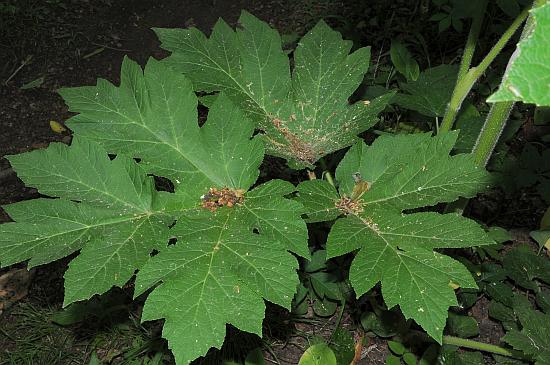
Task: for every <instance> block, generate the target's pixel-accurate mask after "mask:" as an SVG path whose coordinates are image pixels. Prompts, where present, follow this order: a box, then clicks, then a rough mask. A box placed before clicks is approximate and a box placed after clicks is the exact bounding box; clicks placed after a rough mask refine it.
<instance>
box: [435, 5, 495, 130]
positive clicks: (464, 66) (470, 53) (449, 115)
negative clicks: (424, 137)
mask: <svg viewBox="0 0 550 365" xmlns="http://www.w3.org/2000/svg"><path fill="white" fill-rule="evenodd" d="M486 9H487V0H482V1H480V4H479V8H478V9H477V10H478V11H477V13H476V14H474V18H473V19H472V25H471V26H470V32H469V33H468V39H467V40H466V46H465V47H464V53H463V54H462V60H461V62H460V68H459V69H458V77H457V85H458V80H462V79H463V78H464V76H465V75H466V73H467V72H468V70H469V69H470V65H471V64H472V58H473V57H474V52H475V50H476V44H477V40H478V38H479V32H480V30H481V24H482V23H483V18H484V15H485V10H486ZM456 92H458V88H457V87H456V85H455V89H454V90H453V95H454V94H455V93H456ZM457 113H458V110H457V109H451V108H450V107H448V108H447V110H446V111H445V115H444V116H443V121H442V122H441V126H440V127H439V131H441V130H442V131H449V130H451V128H452V127H453V122H454V120H455V118H456V114H457Z"/></svg>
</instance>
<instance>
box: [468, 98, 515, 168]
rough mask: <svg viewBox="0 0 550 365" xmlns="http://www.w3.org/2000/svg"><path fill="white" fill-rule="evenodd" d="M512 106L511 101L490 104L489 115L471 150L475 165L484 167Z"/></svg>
mask: <svg viewBox="0 0 550 365" xmlns="http://www.w3.org/2000/svg"><path fill="white" fill-rule="evenodd" d="M513 106H514V102H513V101H502V102H499V103H495V104H493V105H491V110H490V111H489V115H487V119H486V120H485V124H483V128H482V129H481V132H480V133H479V136H478V137H477V141H476V144H475V146H474V149H473V151H472V153H473V154H474V160H475V162H476V164H477V165H479V166H483V167H485V166H486V165H487V162H489V158H491V154H492V153H493V150H494V149H495V147H496V145H497V142H498V139H499V137H500V135H501V134H502V131H503V130H504V127H505V126H506V121H508V117H509V116H510V111H511V110H512V107H513Z"/></svg>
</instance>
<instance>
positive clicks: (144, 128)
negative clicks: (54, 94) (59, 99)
mask: <svg viewBox="0 0 550 365" xmlns="http://www.w3.org/2000/svg"><path fill="white" fill-rule="evenodd" d="M61 93H62V95H63V96H64V98H65V99H66V100H67V102H68V104H69V105H70V108H71V110H72V111H74V112H78V113H80V114H78V115H76V116H74V117H72V118H71V120H70V121H69V122H68V124H69V125H70V127H71V128H72V129H73V130H74V131H75V135H76V137H75V138H74V139H73V142H72V144H71V146H66V145H63V144H58V143H54V144H51V145H50V146H49V147H48V148H47V149H45V150H39V151H33V152H30V153H26V154H21V155H16V156H9V157H8V159H9V160H10V162H11V164H12V166H13V167H14V169H15V170H16V172H17V174H18V176H19V177H20V178H21V179H22V180H23V181H24V182H25V183H26V184H27V185H30V186H35V187H37V188H38V190H39V191H40V192H41V193H42V194H44V195H47V196H51V197H59V198H58V199H46V198H44V199H37V200H31V201H26V202H21V203H16V204H12V205H7V206H5V207H4V208H5V209H6V211H7V212H8V214H10V216H11V217H12V219H13V220H14V221H15V222H12V223H7V224H2V225H0V262H1V263H2V265H4V266H5V265H10V264H13V263H16V262H20V261H24V260H27V259H30V265H39V264H44V263H47V262H50V261H53V260H56V259H58V258H61V257H65V256H67V255H69V254H71V253H73V252H75V251H78V250H80V254H79V255H78V256H77V257H76V258H75V259H73V260H72V261H71V263H70V265H69V269H68V271H67V273H66V274H65V280H66V283H65V284H66V291H65V305H67V304H69V303H71V302H74V301H78V300H83V299H87V298H90V297H91V296H92V295H94V294H99V293H104V292H106V291H107V290H108V289H110V288H111V287H112V286H114V285H116V286H122V285H124V284H125V283H126V282H127V281H128V280H129V279H131V277H132V276H133V275H134V274H135V273H136V270H137V278H136V293H135V295H136V296H137V295H140V294H142V293H144V292H146V291H149V290H152V292H151V293H150V294H149V297H148V298H147V301H146V303H145V307H144V312H143V320H151V319H160V318H164V319H165V324H164V326H165V327H164V331H163V334H164V337H166V338H167V340H168V343H169V347H170V348H171V349H172V350H173V352H174V355H175V357H176V360H177V363H178V364H183V363H189V362H190V361H192V360H193V359H195V358H197V357H199V356H201V355H204V354H205V353H206V352H207V351H208V349H209V348H210V347H212V346H214V347H220V345H221V343H222V342H223V339H224V335H225V326H226V324H228V323H230V324H232V325H234V326H235V327H237V328H240V329H242V330H244V331H250V332H254V333H256V334H258V335H260V336H261V324H262V320H263V317H264V311H265V304H264V300H268V301H271V302H273V303H276V304H279V305H281V306H284V307H286V308H289V309H290V305H291V301H292V297H293V296H294V293H295V290H296V286H297V284H298V277H297V273H296V269H297V268H298V263H297V260H296V258H295V257H294V256H293V255H292V254H291V253H289V252H288V251H293V252H294V253H296V254H298V255H300V256H305V257H309V250H308V247H307V228H306V225H305V222H304V221H303V220H302V219H301V214H302V213H303V209H302V206H301V205H300V204H299V203H298V202H296V201H293V200H291V199H287V198H286V196H288V195H290V194H292V193H293V192H294V191H295V187H294V186H293V185H292V184H291V183H289V182H285V181H281V180H271V181H269V182H267V183H264V184H262V185H259V186H254V184H255V182H256V179H257V177H258V168H259V166H260V164H261V162H262V160H263V154H264V150H263V144H262V141H261V140H259V138H257V137H255V138H253V133H254V125H253V123H252V122H251V121H250V120H248V119H247V118H246V117H245V116H244V115H243V113H242V112H240V111H239V109H238V108H237V107H236V106H235V105H234V104H233V103H232V102H231V101H230V100H229V99H228V98H227V97H225V96H224V95H223V94H220V95H219V96H218V97H217V98H216V100H215V102H214V103H213V104H212V105H211V107H210V110H209V113H208V119H207V120H206V122H205V123H204V125H203V126H202V127H199V124H198V122H197V109H196V107H197V98H196V96H195V95H194V92H193V89H192V86H191V83H190V82H189V81H188V80H187V79H186V78H185V77H184V76H182V75H181V74H180V73H177V72H175V71H173V70H171V69H169V68H168V67H166V66H165V65H163V64H162V63H160V62H158V61H155V60H150V61H149V62H148V64H147V65H146V67H145V70H142V69H141V68H140V67H139V66H138V65H137V64H135V63H133V62H132V61H130V60H128V59H125V60H124V62H123V65H122V78H121V85H120V87H115V86H114V85H112V84H110V83H108V82H107V81H104V80H99V81H98V84H97V86H89V87H80V88H73V89H64V90H62V91H61ZM82 136H85V137H86V138H83V137H82ZM108 153H110V154H114V155H116V158H114V159H112V160H111V159H110V158H109V155H108ZM134 159H136V160H138V161H139V163H138V162H136V160H134ZM149 175H158V176H164V177H166V178H168V179H170V180H171V182H172V183H173V185H174V192H173V193H169V192H165V191H157V190H156V189H155V184H154V181H153V178H152V177H151V176H149ZM171 238H172V239H175V241H176V242H175V244H169V240H170V239H171ZM170 242H171V243H173V242H172V241H170ZM151 256H153V257H151Z"/></svg>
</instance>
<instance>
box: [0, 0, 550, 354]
mask: <svg viewBox="0 0 550 365" xmlns="http://www.w3.org/2000/svg"><path fill="white" fill-rule="evenodd" d="M374 3H376V4H377V5H373V6H374V7H376V6H378V8H384V7H387V8H388V9H389V11H392V9H393V11H394V12H395V11H396V10H395V8H392V7H390V6H389V5H386V4H384V3H385V2H384V1H378V2H374ZM8 4H11V5H14V6H15V12H13V13H10V12H3V13H0V16H1V17H2V19H0V24H2V25H0V39H2V42H1V44H0V65H3V66H2V68H1V69H0V80H1V82H2V83H3V84H2V87H1V89H0V131H2V132H1V133H0V156H5V155H8V154H16V153H21V152H25V151H30V150H33V149H37V148H44V147H46V146H47V145H48V144H49V143H50V142H65V143H69V142H70V135H69V134H68V133H65V134H63V133H62V134H59V133H54V132H53V131H52V130H51V128H50V126H49V121H50V120H54V121H64V120H66V119H68V118H69V117H70V115H71V114H70V113H69V112H68V110H67V107H66V106H65V105H64V103H63V101H62V99H61V98H60V96H59V95H58V94H57V93H56V90H57V89H59V88H60V87H68V86H82V85H92V84H95V81H96V78H99V77H101V78H105V79H107V80H109V81H112V82H114V83H117V82H118V81H119V69H120V64H121V62H122V58H123V56H124V55H126V54H127V55H128V56H129V57H130V58H132V59H134V60H136V61H137V62H139V63H140V64H142V65H143V64H145V62H146V61H147V59H148V58H149V57H155V58H157V59H161V58H163V57H165V56H166V55H167V54H166V52H165V51H163V50H161V49H160V48H159V47H158V45H159V42H158V40H157V39H156V37H155V35H154V33H153V32H152V31H151V29H150V28H152V27H189V26H197V27H198V28H199V29H201V30H203V31H205V32H208V31H209V30H210V29H211V27H212V26H213V24H214V22H215V21H216V20H217V19H218V17H223V18H224V20H226V21H227V22H228V23H229V24H230V25H234V24H235V23H236V20H237V18H238V16H239V13H240V11H241V9H246V10H248V11H250V12H251V13H253V14H254V15H256V16H258V17H259V18H260V19H262V20H265V21H267V22H269V23H270V24H271V25H272V26H274V27H275V28H277V29H279V30H280V31H281V32H282V33H290V32H297V33H298V34H303V33H304V32H305V30H306V29H307V28H309V27H310V26H311V25H312V24H314V23H315V22H316V21H317V20H318V19H320V18H322V17H325V19H332V21H333V22H335V23H336V24H335V25H337V26H340V27H342V28H345V27H346V22H345V21H344V22H342V19H346V17H353V16H352V15H350V14H354V7H355V6H356V4H355V1H351V0H348V1H335V2H327V1H322V0H318V1H306V0H298V1H293V2H291V1H285V0H271V1H260V0H232V1H226V0H208V1H200V0H191V1H179V0H167V1H152V0H141V1H132V0H122V1H115V0H98V1H92V0H55V1H48V2H44V3H41V4H39V2H36V1H33V0H22V1H15V0H12V1H8ZM380 18H382V19H383V18H384V17H383V16H380ZM348 25H349V24H348ZM372 26H373V27H376V25H375V24H373V25H372ZM348 28H349V27H348ZM385 37H386V38H387V37H388V36H387V35H386V36H384V35H382V36H381V37H379V38H377V39H376V42H378V44H377V46H378V48H380V49H381V48H382V47H383V44H384V41H385V42H386V47H388V46H387V42H388V40H389V38H388V39H386V38H385ZM376 42H375V43H376ZM461 42H462V37H458V40H457V41H456V42H455V43H456V44H458V45H460V44H461ZM374 46H375V47H374V48H376V45H374ZM40 78H43V82H42V83H41V84H40V85H39V86H38V87H36V88H32V89H24V90H21V89H20V87H21V86H23V85H24V84H26V83H28V82H31V81H33V80H38V79H40ZM8 79H9V80H10V81H9V82H8V83H7V84H4V82H5V81H6V80H8ZM262 170H263V175H262V176H263V177H261V178H264V179H267V178H268V177H270V175H277V177H279V178H281V177H282V178H287V179H288V180H290V181H293V182H294V183H296V182H298V181H300V180H303V179H305V178H306V177H305V176H304V175H303V174H297V173H295V172H292V171H291V170H289V169H287V168H286V167H285V164H284V162H281V161H280V160H279V159H275V158H266V161H265V162H264V165H263V167H262ZM37 197H39V194H38V192H37V191H36V189H33V188H27V187H25V186H24V184H23V183H22V182H21V180H19V179H18V178H17V176H16V175H15V173H13V171H12V170H11V169H10V167H9V163H8V162H7V160H6V159H5V158H1V159H0V204H9V203H13V202H17V201H22V200H27V199H33V198H37ZM487 201H488V202H489V203H487ZM529 203H531V202H529ZM506 204H507V201H505V200H504V199H503V198H502V197H501V196H496V197H495V196H492V195H488V196H484V197H482V198H480V199H479V201H478V202H477V203H474V204H473V207H472V208H471V210H472V214H473V215H474V216H475V217H476V218H480V219H481V220H483V218H484V217H486V216H487V215H490V214H493V213H494V211H495V210H499V211H500V210H502V209H503V208H502V207H503V206H506ZM524 205H525V204H524ZM523 208H524V207H523ZM523 208H522V209H523ZM539 210H540V209H539ZM509 211H510V210H509V209H508V211H507V212H509ZM507 212H504V213H503V214H509V213H507ZM539 213H540V211H537V213H536V214H535V215H534V217H529V224H527V226H530V225H532V222H534V221H535V220H536V219H538V216H537V214H539ZM7 221H9V217H8V216H7V214H6V213H5V212H4V211H3V210H2V209H0V222H7ZM497 223H499V222H497ZM500 223H503V224H504V226H507V225H508V226H510V218H505V219H504V222H500ZM521 225H522V223H518V222H513V224H512V226H515V227H518V226H521ZM522 240H523V241H528V237H527V238H525V237H521V238H520V239H519V241H522ZM68 262H69V260H68V259H67V258H66V259H62V260H59V261H57V262H54V263H52V264H48V265H44V266H41V267H38V268H37V269H36V271H35V272H34V279H33V281H32V284H31V285H30V290H29V294H28V296H27V297H26V298H25V299H24V300H23V301H21V302H19V303H16V304H15V305H14V306H13V307H12V308H10V309H9V310H7V311H6V312H5V313H4V314H3V315H2V317H0V330H1V331H0V349H2V352H3V353H0V364H8V363H9V364H12V363H13V364H19V363H21V364H23V363H37V364H38V363H40V364H48V363H51V364H75V363H76V364H87V363H88V360H89V357H90V354H91V353H92V351H97V352H98V354H99V355H101V356H102V357H103V358H104V359H114V360H113V362H112V363H121V362H120V361H119V360H120V358H121V357H122V356H121V354H123V352H124V351H126V350H128V349H129V348H130V349H134V348H135V343H136V341H137V342H138V343H139V344H142V342H147V341H151V339H153V340H156V339H158V338H160V324H159V322H156V323H152V324H145V326H144V327H141V326H140V325H139V321H137V322H136V320H135V318H136V315H137V314H138V313H139V311H140V306H139V303H137V304H128V303H127V304H126V306H125V309H124V310H123V311H122V312H123V313H124V315H122V316H119V317H118V318H110V319H109V321H107V322H105V323H103V324H104V325H106V324H109V325H112V326H111V327H112V328H110V329H109V328H108V327H109V326H104V327H101V326H100V327H98V326H97V325H96V323H94V320H93V319H92V320H85V321H84V322H82V323H80V324H78V325H73V326H68V327H59V326H57V325H55V324H52V323H51V317H52V315H54V314H55V313H58V312H59V310H60V308H61V303H62V299H63V278H62V276H63V273H64V271H65V269H66V265H67V263H68ZM19 266H21V265H19ZM19 266H18V267H19ZM4 272H6V269H1V270H0V275H1V274H2V273H4ZM125 290H126V291H127V293H126V295H130V297H131V293H130V294H129V289H128V288H127V289H125ZM472 314H473V315H474V316H475V317H476V319H477V320H478V322H480V323H481V326H480V332H481V333H480V335H479V339H480V340H483V341H486V342H489V343H495V344H498V343H499V341H500V337H501V335H502V329H501V328H500V324H498V323H497V322H494V321H492V320H491V319H489V318H488V315H487V303H486V302H483V301H479V303H478V304H476V306H474V308H473V309H472ZM308 316H310V317H311V318H313V317H314V316H313V314H312V313H308ZM354 322H355V320H354V318H352V315H351V314H348V313H346V315H345V316H344V317H343V321H342V326H343V327H345V328H349V329H350V330H352V331H354V330H355V328H356V324H355V323H354ZM335 323H336V319H335V316H332V317H330V318H320V319H318V320H316V321H313V322H310V323H298V322H293V319H292V318H291V315H290V314H289V313H288V312H286V311H281V309H280V308H276V307H275V306H271V305H268V310H267V313H266V321H265V323H264V332H265V335H266V338H267V339H266V342H265V343H264V345H265V344H267V345H269V350H266V351H265V356H266V358H267V359H271V360H273V359H274V357H276V358H278V360H279V362H280V364H296V363H297V362H298V359H299V358H300V356H301V355H302V353H303V351H304V350H305V349H306V348H307V347H308V340H309V338H310V337H311V338H313V337H314V336H321V337H324V338H327V337H330V334H331V333H332V331H333V329H334V328H333V327H334V324H335ZM113 328H115V329H114V330H113ZM93 331H96V332H93ZM109 331H118V332H116V333H117V334H118V335H119V336H116V335H114V334H113V333H114V332H109ZM296 331H298V332H300V333H301V334H302V335H299V336H298V335H296ZM237 332H238V331H237V330H235V329H230V330H229V333H230V336H229V339H228V340H227V341H226V342H227V343H226V345H224V348H223V350H222V352H214V353H213V355H211V356H212V357H211V358H210V359H209V360H207V361H202V360H201V361H197V363H212V364H219V363H220V362H221V360H220V356H224V354H230V356H234V354H235V353H243V352H246V350H248V349H252V348H254V347H257V346H261V345H262V342H261V341H260V339H259V338H257V337H256V336H249V335H244V334H242V333H240V334H238V335H236V333H237ZM98 334H101V335H102V336H104V337H101V336H100V335H98ZM233 334H235V335H233ZM303 334H306V336H304V335H303ZM98 336H99V337H98ZM109 336H110V339H109ZM100 337H101V338H100ZM113 339H115V340H113ZM117 339H118V340H120V341H119V342H117ZM29 340H30V341H29ZM140 341H142V342H140ZM132 342H134V343H132ZM149 345H151V344H150V343H149ZM15 346H18V347H19V348H18V349H16V348H15ZM151 346H152V347H150V348H147V349H148V350H147V351H153V350H158V351H164V352H166V353H168V351H167V349H166V344H165V343H160V344H159V343H155V344H154V346H153V345H151ZM138 347H139V346H138ZM365 349H366V351H367V353H366V354H365V357H364V359H363V360H361V362H359V363H358V364H384V363H385V358H386V355H387V354H388V349H387V347H386V342H385V340H382V339H380V338H377V337H373V338H371V339H370V342H369V344H368V345H367V346H365ZM20 350H21V351H23V352H22V353H19V354H15V355H14V353H17V351H20ZM8 352H10V353H12V355H11V356H12V357H10V358H9V359H8V360H7V359H6V355H7V354H8ZM13 356H15V357H13ZM29 356H30V357H29ZM41 356H42V357H41ZM166 359H167V360H166V361H169V358H166ZM29 361H30V362H29ZM117 361H118V362H117Z"/></svg>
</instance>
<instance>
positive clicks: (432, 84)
mask: <svg viewBox="0 0 550 365" xmlns="http://www.w3.org/2000/svg"><path fill="white" fill-rule="evenodd" d="M457 72H458V68H457V67H456V66H453V65H440V66H437V67H432V68H429V69H427V70H424V71H422V72H421V73H420V76H419V77H418V79H417V80H416V81H409V82H407V83H401V84H400V85H399V86H400V89H401V90H403V91H405V92H406V93H399V94H396V95H395V96H394V97H393V99H392V102H393V103H395V104H397V105H399V106H400V107H402V108H405V109H410V110H414V111H417V112H419V113H421V114H424V115H427V116H429V117H442V116H443V115H444V114H445V110H446V109H447V104H448V103H449V100H451V94H452V92H453V89H454V87H455V83H456V75H457Z"/></svg>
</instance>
